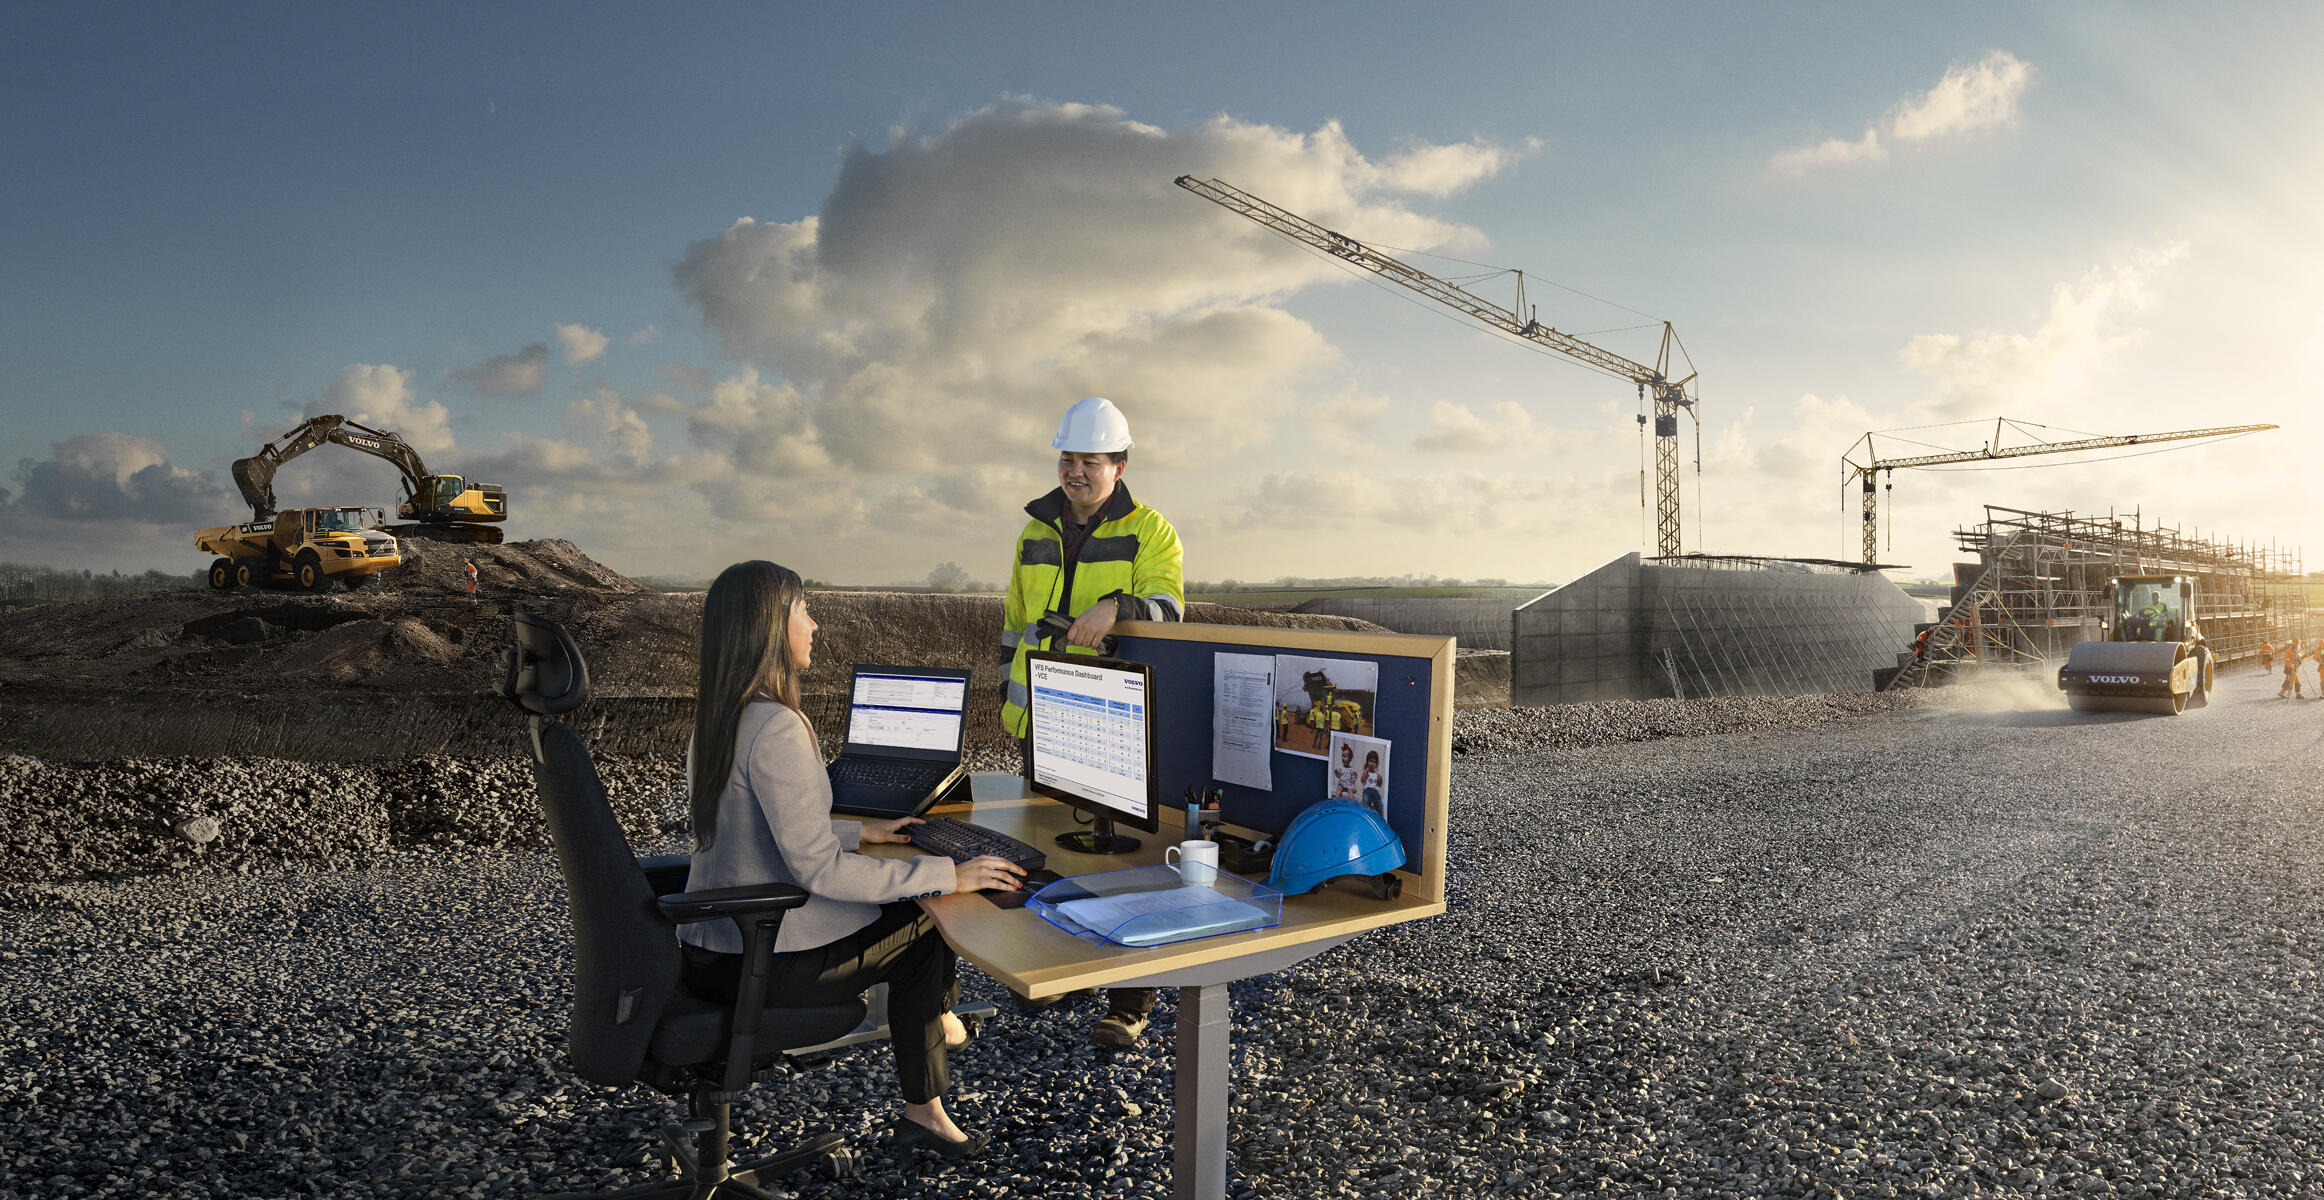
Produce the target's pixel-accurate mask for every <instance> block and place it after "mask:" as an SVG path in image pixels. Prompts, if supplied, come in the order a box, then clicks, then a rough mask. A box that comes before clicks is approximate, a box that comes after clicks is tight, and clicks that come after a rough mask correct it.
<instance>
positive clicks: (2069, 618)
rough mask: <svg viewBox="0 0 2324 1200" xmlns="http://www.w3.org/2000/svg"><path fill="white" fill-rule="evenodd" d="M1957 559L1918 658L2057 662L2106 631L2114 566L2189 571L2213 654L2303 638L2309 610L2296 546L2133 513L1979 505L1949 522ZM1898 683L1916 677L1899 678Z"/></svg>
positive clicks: (2313, 620)
mask: <svg viewBox="0 0 2324 1200" xmlns="http://www.w3.org/2000/svg"><path fill="white" fill-rule="evenodd" d="M1953 539H1954V542H1955V543H1956V544H1957V545H1958V546H1959V548H1960V550H1961V552H1962V554H1963V556H1964V558H1966V557H1968V556H1972V555H1973V556H1975V561H1963V562H1957V563H1955V564H1954V567H1953V594H1952V599H1951V602H1950V604H1949V606H1948V609H1947V612H1946V613H1945V615H1944V617H1943V618H1942V620H1940V621H1939V622H1938V624H1937V628H1936V629H1935V630H1934V631H1933V633H1934V636H1932V638H1931V644H1930V653H1929V654H1928V655H1927V656H1925V659H1924V662H1923V663H1922V664H1920V667H1919V669H1914V664H1911V663H1904V664H1903V665H1905V666H1906V667H1907V668H1908V669H1907V671H1906V672H1905V674H1907V675H1916V674H1920V673H1922V672H1923V671H1925V669H1926V667H1927V665H1928V664H1927V662H1926V661H1925V660H1926V659H1934V660H1940V661H1953V662H1959V661H1960V660H1964V659H1965V660H1969V661H1972V662H1975V663H1982V664H1994V663H2002V662H2012V661H2014V662H2018V663H2025V664H2034V663H2047V662H2050V661H2054V660H2063V659H2064V658H2065V657H2066V655H2067V654H2069V653H2070V652H2071V651H2072V650H2073V647H2074V644H2075V643H2076V642H2081V641H2090V640H2095V639H2100V638H2104V637H2105V636H2106V628H2105V622H2106V619H2107V614H2108V613H2109V612H2110V611H2111V601H2110V600H2109V599H2108V598H2107V595H2106V587H2107V584H2108V582H2109V581H2110V580H2112V579H2113V578H2114V577H2115V576H2117V575H2185V576H2189V577H2192V578H2193V579H2194V580H2195V619H2196V620H2197V621H2198V622H2199V623H2200V624H2201V626H2202V629H2203V634H2204V637H2205V638H2206V639H2207V640H2208V642H2209V643H2210V646H2211V651H2212V654H2213V655H2214V656H2215V657H2216V658H2217V659H2218V660H2219V661H2220V662H2223V663H2225V662H2236V661H2239V660H2244V659H2256V658H2258V657H2259V654H2260V648H2261V646H2262V645H2264V644H2270V643H2272V644H2274V645H2277V646H2283V645H2286V644H2288V643H2289V642H2291V641H2292V640H2293V639H2295V638H2303V639H2305V638H2313V637H2315V636H2316V635H2317V633H2318V630H2319V623H2318V616H2319V615H2324V614H2313V613H2311V611H2310V609H2309V606H2308V585H2307V582H2306V578H2305V572H2304V571H2303V570H2302V567H2301V563H2300V556H2299V554H2298V552H2297V551H2294V550H2285V549H2281V548H2278V547H2275V546H2262V545H2253V544H2249V543H2243V542H2234V541H2223V540H2220V539H2217V538H2206V537H2201V536H2190V535H2189V534H2187V533H2185V532H2183V531H2181V530H2179V529H2176V528H2173V527H2170V526H2166V525H2160V524H2157V525H2151V526H2150V525H2147V524H2146V523H2145V521H2144V518H2143V516H2142V515H2141V514H2139V513H2137V512H2132V513H2131V514H2129V516H2127V517H2124V516H2120V515H2117V514H2114V513H2111V512H2110V513H2108V514H2107V515H2105V516H2103V517H2098V516H2079V515H2076V514H2075V513H2073V512H2071V511H2065V512H2030V511H2027V510H2025V509H2018V508H2007V507H2004V506H2001V505H1996V504H1988V505H1986V506H1985V520H1984V521H1983V522H1982V523H1981V524H1977V525H1972V526H1968V527H1966V528H1961V529H1956V530H1954V531H1953ZM1904 682H1915V680H1911V679H1907V680H1905V681H1904Z"/></svg>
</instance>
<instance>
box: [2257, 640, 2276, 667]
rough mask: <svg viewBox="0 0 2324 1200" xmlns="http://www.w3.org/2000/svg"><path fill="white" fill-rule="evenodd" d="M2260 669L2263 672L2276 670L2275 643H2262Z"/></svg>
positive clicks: (2260, 645)
mask: <svg viewBox="0 0 2324 1200" xmlns="http://www.w3.org/2000/svg"><path fill="white" fill-rule="evenodd" d="M2259 669H2260V670H2262V671H2273V670H2275V669H2276V646H2275V643H2274V642H2261V643H2260V644H2259Z"/></svg>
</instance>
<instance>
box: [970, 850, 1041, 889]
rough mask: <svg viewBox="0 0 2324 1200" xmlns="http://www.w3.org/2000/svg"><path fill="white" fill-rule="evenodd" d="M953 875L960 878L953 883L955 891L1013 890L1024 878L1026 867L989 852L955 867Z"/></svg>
mask: <svg viewBox="0 0 2324 1200" xmlns="http://www.w3.org/2000/svg"><path fill="white" fill-rule="evenodd" d="M953 875H954V876H955V877H956V878H958V880H959V882H958V883H956V884H954V885H953V888H952V890H953V891H955V892H984V891H1001V892H1013V891H1016V890H1017V887H1018V885H1019V884H1020V883H1021V882H1022V881H1023V880H1024V878H1025V868H1023V867H1020V866H1018V865H1017V864H1015V863H1013V862H1010V861H1009V860H1008V859H1005V858H995V857H993V856H992V855H990V854H987V855H984V856H982V857H979V858H972V859H969V860H968V861H967V862H964V863H961V864H959V865H958V866H956V867H954V868H953Z"/></svg>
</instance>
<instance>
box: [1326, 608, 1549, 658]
mask: <svg viewBox="0 0 2324 1200" xmlns="http://www.w3.org/2000/svg"><path fill="white" fill-rule="evenodd" d="M1518 603H1519V602H1518V601H1516V600H1514V599H1512V598H1510V597H1508V596H1331V597H1326V598H1321V599H1315V600H1309V601H1307V602H1306V603H1304V604H1301V605H1300V606H1299V608H1298V609H1297V611H1299V612H1303V613H1329V614H1331V615H1333V616H1337V617H1357V618H1360V619H1362V620H1366V621H1370V622H1372V623H1373V624H1375V625H1380V626H1384V627H1386V628H1389V629H1393V630H1395V631H1396V632H1398V633H1429V634H1436V635H1439V636H1449V637H1455V638H1459V639H1460V647H1461V649H1463V650H1507V649H1508V648H1509V612H1510V610H1511V609H1513V608H1515V607H1517V604H1518ZM1526 603H1530V601H1527V602H1526Z"/></svg>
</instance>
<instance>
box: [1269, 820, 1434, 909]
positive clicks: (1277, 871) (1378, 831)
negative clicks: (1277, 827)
mask: <svg viewBox="0 0 2324 1200" xmlns="http://www.w3.org/2000/svg"><path fill="white" fill-rule="evenodd" d="M1403 865H1404V841H1403V839H1401V838H1399V837H1397V836H1396V831H1395V830H1393V829H1390V828H1388V822H1386V821H1384V820H1382V819H1381V818H1380V814H1378V813H1376V812H1373V811H1372V810H1371V809H1368V808H1366V807H1364V806H1363V805H1361V804H1351V803H1349V802H1347V801H1345V800H1324V801H1320V802H1318V803H1315V804H1311V805H1308V806H1307V810H1306V811H1305V812H1302V813H1300V814H1299V815H1298V816H1296V817H1293V818H1292V819H1291V828H1289V829H1286V830H1284V831H1283V836H1282V838H1280V839H1279V840H1278V841H1277V843H1276V846H1275V866H1274V869H1273V870H1271V871H1269V872H1268V873H1267V885H1268V886H1269V887H1272V888H1275V889H1276V890H1278V891H1280V892H1282V893H1283V894H1284V895H1286V896H1303V895H1306V894H1307V893H1309V892H1312V891H1314V890H1315V889H1317V888H1319V887H1322V886H1323V885H1324V884H1326V883H1329V882H1331V881H1332V880H1334V879H1337V878H1339V877H1340V876H1342V875H1385V874H1387V873H1388V872H1390V871H1393V870H1395V869H1396V868H1398V867H1401V866H1403Z"/></svg>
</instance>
